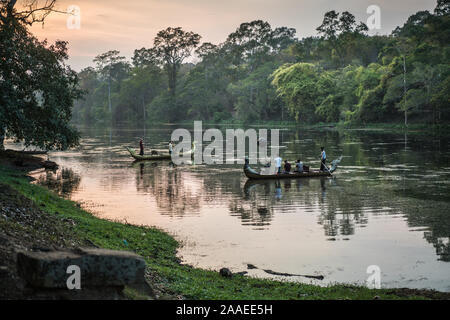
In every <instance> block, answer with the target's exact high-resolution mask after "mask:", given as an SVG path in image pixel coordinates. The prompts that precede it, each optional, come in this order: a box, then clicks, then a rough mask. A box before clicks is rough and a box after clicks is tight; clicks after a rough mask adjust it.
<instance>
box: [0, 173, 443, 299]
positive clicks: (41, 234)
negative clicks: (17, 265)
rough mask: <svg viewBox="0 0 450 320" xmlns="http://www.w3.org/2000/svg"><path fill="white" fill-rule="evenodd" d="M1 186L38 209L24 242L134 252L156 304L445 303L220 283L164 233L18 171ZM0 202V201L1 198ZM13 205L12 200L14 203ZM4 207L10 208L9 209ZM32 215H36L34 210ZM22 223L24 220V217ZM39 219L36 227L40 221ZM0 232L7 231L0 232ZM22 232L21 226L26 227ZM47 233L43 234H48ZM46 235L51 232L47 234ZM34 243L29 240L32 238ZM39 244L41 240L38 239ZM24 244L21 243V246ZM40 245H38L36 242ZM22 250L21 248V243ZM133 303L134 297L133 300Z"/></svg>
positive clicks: (356, 291) (388, 294) (245, 280)
mask: <svg viewBox="0 0 450 320" xmlns="http://www.w3.org/2000/svg"><path fill="white" fill-rule="evenodd" d="M0 181H1V184H2V185H6V186H7V187H2V188H1V190H2V191H1V192H0V193H1V194H3V192H5V191H6V190H10V189H11V190H15V191H16V192H17V194H18V196H11V192H9V193H8V195H7V198H8V201H9V202H14V201H17V202H18V203H17V206H18V207H20V208H21V210H22V211H23V212H27V210H28V206H27V208H25V206H24V201H23V200H22V201H20V203H19V200H20V199H21V197H22V196H23V197H25V198H26V199H29V200H31V202H32V203H33V206H30V207H33V208H39V210H40V211H41V213H38V214H37V215H36V217H34V219H36V220H37V221H36V222H35V223H34V225H33V228H32V229H33V230H32V232H29V233H27V239H29V240H30V241H31V240H32V241H31V243H33V241H36V240H42V242H43V243H47V242H49V241H50V242H52V241H54V237H55V236H57V238H56V239H57V240H58V239H63V240H61V241H62V242H61V241H59V240H58V245H63V246H74V245H83V244H84V245H89V246H91V245H94V246H98V247H101V248H106V249H114V250H128V251H134V252H136V253H137V254H139V255H141V256H143V257H144V258H145V261H146V263H147V272H146V278H147V281H148V282H149V283H150V285H151V286H152V287H153V289H154V291H155V292H157V293H158V297H159V298H163V299H178V298H185V299H238V300H239V299H370V300H371V299H374V298H375V299H446V298H448V294H445V293H440V292H436V291H428V290H413V289H381V290H372V289H368V288H366V287H362V286H353V285H347V284H336V285H332V286H329V287H320V286H315V285H309V284H301V283H294V282H287V281H273V280H268V279H258V278H250V277H246V276H243V275H238V274H235V275H233V277H232V278H225V277H223V276H221V275H220V274H219V273H218V272H216V271H213V270H211V271H210V270H203V269H198V268H193V267H191V266H188V265H183V264H181V263H180V261H179V259H178V258H177V256H176V251H177V248H178V246H179V243H178V242H177V241H176V240H175V239H174V238H172V237H171V236H170V235H168V234H167V233H165V232H163V231H161V230H159V229H156V228H148V227H140V226H133V225H128V224H121V223H117V222H111V221H107V220H103V219H99V218H97V217H95V216H94V215H92V214H91V213H89V212H87V211H85V210H83V209H81V208H80V206H79V205H77V204H76V203H74V202H72V201H69V200H66V199H63V198H60V197H58V196H57V195H56V194H54V193H53V192H51V191H49V190H47V189H46V188H44V187H41V186H37V185H33V184H30V182H29V179H28V178H26V175H25V173H24V172H23V171H18V170H16V169H13V168H11V167H8V166H5V165H4V164H1V165H0ZM0 198H1V197H0ZM14 199H15V200H14ZM9 207H11V208H13V207H14V205H12V204H11V203H10V204H9ZM35 210H37V209H35ZM25 218H26V217H25ZM39 219H41V221H40V220H39ZM51 221H55V223H54V225H55V226H57V228H56V229H55V230H56V231H57V232H56V233H52V234H49V233H48V232H46V230H41V229H39V228H40V227H39V226H40V225H41V226H47V225H48V224H49V223H50V222H51ZM0 225H1V226H2V228H1V230H3V231H2V232H4V231H5V232H7V233H8V234H14V233H18V234H21V233H23V232H24V230H23V229H24V226H23V225H24V224H23V223H21V222H19V223H18V222H16V221H15V220H14V219H13V218H10V219H6V218H5V215H4V214H2V215H0ZM3 226H7V228H5V229H3ZM25 227H26V226H25ZM47 229H48V228H47ZM49 230H50V229H49ZM33 237H34V238H33ZM41 238H42V239H41ZM22 242H23V241H22ZM37 243H39V242H37ZM22 245H25V242H23V243H22ZM133 297H136V296H134V295H133Z"/></svg>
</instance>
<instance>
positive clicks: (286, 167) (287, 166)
mask: <svg viewBox="0 0 450 320" xmlns="http://www.w3.org/2000/svg"><path fill="white" fill-rule="evenodd" d="M291 169H292V166H291V164H290V163H289V161H287V160H284V173H291Z"/></svg>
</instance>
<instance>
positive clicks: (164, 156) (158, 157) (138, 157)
mask: <svg viewBox="0 0 450 320" xmlns="http://www.w3.org/2000/svg"><path fill="white" fill-rule="evenodd" d="M127 150H128V152H129V153H130V155H131V156H132V157H133V158H134V159H135V160H137V161H148V160H170V159H172V156H171V155H170V154H168V153H165V154H157V155H148V156H141V155H138V154H137V153H136V152H135V151H134V150H133V149H130V148H127Z"/></svg>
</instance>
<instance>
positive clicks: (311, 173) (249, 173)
mask: <svg viewBox="0 0 450 320" xmlns="http://www.w3.org/2000/svg"><path fill="white" fill-rule="evenodd" d="M246 161H248V160H246ZM341 161H342V157H340V158H339V159H336V160H333V161H332V162H331V168H328V167H327V170H326V171H320V170H308V171H304V172H302V173H298V172H292V173H280V174H269V175H266V174H260V173H258V172H256V171H255V170H253V169H252V168H250V166H249V165H248V162H247V164H246V165H245V166H244V173H245V175H246V177H247V178H249V179H252V180H273V179H301V178H315V177H331V176H332V173H333V172H335V171H336V169H337V167H338V164H339V163H340V162H341ZM308 168H309V167H308Z"/></svg>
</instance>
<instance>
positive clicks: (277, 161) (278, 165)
mask: <svg viewBox="0 0 450 320" xmlns="http://www.w3.org/2000/svg"><path fill="white" fill-rule="evenodd" d="M282 162H283V160H282V159H281V157H280V156H278V157H276V158H275V168H276V173H277V174H280V173H281V163H282Z"/></svg>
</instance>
